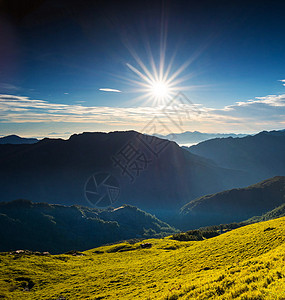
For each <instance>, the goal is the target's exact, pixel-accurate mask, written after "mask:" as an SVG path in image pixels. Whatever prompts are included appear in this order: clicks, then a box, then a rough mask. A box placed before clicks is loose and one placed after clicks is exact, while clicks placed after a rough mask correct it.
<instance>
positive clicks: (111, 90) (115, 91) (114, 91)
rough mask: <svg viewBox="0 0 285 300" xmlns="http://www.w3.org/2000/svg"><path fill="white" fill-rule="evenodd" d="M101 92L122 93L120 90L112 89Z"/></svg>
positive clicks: (102, 89) (103, 89) (104, 89)
mask: <svg viewBox="0 0 285 300" xmlns="http://www.w3.org/2000/svg"><path fill="white" fill-rule="evenodd" d="M99 91H102V92H113V93H121V92H122V91H120V90H117V89H110V88H101V89H99Z"/></svg>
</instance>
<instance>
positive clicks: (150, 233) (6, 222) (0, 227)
mask: <svg viewBox="0 0 285 300" xmlns="http://www.w3.org/2000/svg"><path fill="white" fill-rule="evenodd" d="M174 232H177V230H176V229H174V228H172V227H170V226H169V225H168V224H166V223H164V222H162V221H160V220H159V219H157V218H156V217H154V216H152V215H150V214H148V213H146V212H144V211H142V210H140V209H137V208H136V207H133V206H129V205H124V206H122V207H119V208H117V209H111V208H109V209H107V210H99V209H95V208H87V207H83V206H62V205H54V204H47V203H32V202H31V201H27V200H16V201H12V202H2V203H0V236H1V244H0V251H11V250H16V249H19V248H23V249H29V250H34V251H49V252H51V253H62V252H66V251H69V250H72V249H77V250H86V249H90V248H93V247H96V246H101V245H103V244H106V243H114V242H118V241H121V240H125V239H133V238H147V237H162V236H166V235H169V234H172V233H174Z"/></svg>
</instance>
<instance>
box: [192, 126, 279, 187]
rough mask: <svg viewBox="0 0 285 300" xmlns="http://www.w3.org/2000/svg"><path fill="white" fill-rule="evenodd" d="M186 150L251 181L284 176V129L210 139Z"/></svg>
mask: <svg viewBox="0 0 285 300" xmlns="http://www.w3.org/2000/svg"><path fill="white" fill-rule="evenodd" d="M188 149H189V151H190V152H191V153H193V154H196V155H200V156H203V157H205V158H208V159H211V160H212V161H213V162H215V163H216V164H217V165H218V166H221V167H224V168H230V169H236V170H243V171H245V172H247V173H248V175H249V176H250V177H251V183H256V182H258V181H261V180H264V179H267V178H270V177H273V176H277V175H282V176H284V175H285V155H284V153H285V130H280V131H270V132H267V131H263V132H260V133H258V134H256V135H254V136H246V137H243V138H232V137H229V138H222V139H212V140H208V141H205V142H202V143H200V144H198V145H195V146H191V147H190V148H188Z"/></svg>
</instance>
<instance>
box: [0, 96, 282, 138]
mask: <svg viewBox="0 0 285 300" xmlns="http://www.w3.org/2000/svg"><path fill="white" fill-rule="evenodd" d="M154 116H156V117H157V119H159V121H160V122H162V123H164V124H165V125H166V126H167V128H169V129H170V130H171V131H173V132H178V131H186V130H200V131H205V132H213V131H216V132H230V131H231V132H256V131H260V130H270V129H281V128H284V124H285V94H284V95H268V96H265V97H256V98H254V99H250V100H248V101H240V102H236V103H235V104H233V105H229V106H225V107H224V108H222V109H215V108H210V107H206V106H202V105H201V104H200V105H199V104H185V103H180V104H179V103H178V104H177V105H175V107H173V106H170V107H167V108H165V107H164V106H161V107H124V108H122V107H98V106H85V105H83V104H82V103H78V104H70V105H68V104H60V103H51V102H48V101H44V100H34V99H30V98H28V97H23V96H13V95H0V123H40V122H45V123H50V122H52V123H54V124H55V123H57V122H60V123H75V124H76V123H77V124H79V123H84V124H87V125H89V124H101V125H102V126H106V127H108V128H110V127H111V128H113V130H117V129H118V128H122V127H124V128H129V129H136V130H138V131H141V130H142V129H143V128H144V127H145V126H146V125H147V124H148V122H150V121H151V120H152V119H153V117H154ZM90 126H91V125H90ZM157 130H158V128H157ZM164 133H166V134H167V133H169V132H164Z"/></svg>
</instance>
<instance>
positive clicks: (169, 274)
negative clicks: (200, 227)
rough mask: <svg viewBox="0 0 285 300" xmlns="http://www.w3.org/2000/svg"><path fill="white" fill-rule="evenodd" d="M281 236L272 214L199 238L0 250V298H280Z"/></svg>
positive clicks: (284, 252)
mask: <svg viewBox="0 0 285 300" xmlns="http://www.w3.org/2000/svg"><path fill="white" fill-rule="evenodd" d="M267 228H271V230H266V229H267ZM284 241H285V218H280V219H277V220H272V221H268V222H263V223H258V224H253V225H249V226H245V227H242V228H239V229H236V230H233V231H230V232H227V233H225V234H222V235H220V236H218V237H215V238H211V239H208V240H204V241H199V242H179V241H175V240H170V239H168V238H165V239H151V240H148V241H147V242H149V243H152V244H153V246H152V248H150V249H141V248H140V245H139V244H134V245H129V244H128V243H125V244H120V245H111V246H105V247H100V248H96V249H92V250H89V251H86V252H84V254H85V256H71V255H53V256H48V257H46V256H35V255H31V256H15V255H4V254H3V255H0V259H1V271H0V278H1V279H0V298H1V297H2V298H5V299H60V297H64V298H65V299H172V300H173V299H285V266H284V260H285V247H284V244H283V243H284ZM31 282H32V283H34V286H33V287H31V288H30V289H29V288H28V289H29V291H28V289H27V287H28V286H29V285H30V286H31ZM25 287H26V291H23V290H24V289H25Z"/></svg>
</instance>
